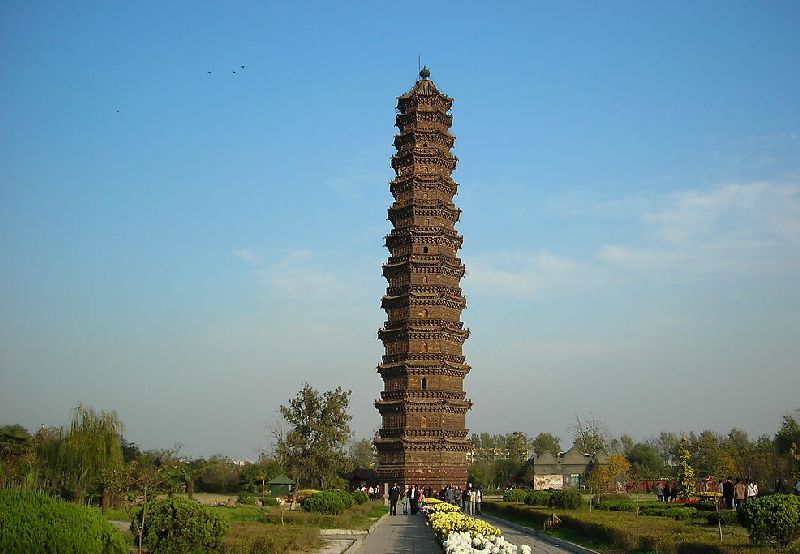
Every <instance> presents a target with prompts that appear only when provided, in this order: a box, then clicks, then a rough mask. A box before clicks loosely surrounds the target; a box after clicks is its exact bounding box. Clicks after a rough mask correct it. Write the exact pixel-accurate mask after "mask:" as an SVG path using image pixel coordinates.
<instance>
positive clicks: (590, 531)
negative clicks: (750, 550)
mask: <svg viewBox="0 0 800 554" xmlns="http://www.w3.org/2000/svg"><path fill="white" fill-rule="evenodd" d="M483 510H484V513H487V514H490V515H497V516H498V517H505V518H508V519H511V520H512V521H519V522H525V523H526V524H528V525H530V526H531V527H533V528H539V529H541V528H542V527H543V525H544V522H545V520H546V519H548V518H549V517H550V516H552V515H553V510H552V509H547V508H536V507H533V506H525V505H520V504H511V503H499V502H492V501H484V502H483ZM556 513H557V515H558V517H559V518H560V519H561V528H562V529H564V530H566V531H568V532H569V533H571V534H573V535H574V536H576V537H583V538H585V539H588V540H591V541H597V542H602V543H606V544H608V545H611V546H613V547H615V548H617V549H621V550H624V551H631V552H659V553H663V554H700V553H703V554H731V553H732V552H735V550H734V549H732V548H730V547H726V546H720V545H719V543H718V542H714V537H713V536H712V535H708V533H707V532H705V531H704V532H703V533H698V534H697V535H696V536H692V537H689V536H687V535H686V534H685V533H684V532H683V531H682V530H683V529H685V527H678V526H684V524H681V523H678V522H675V521H672V520H669V519H663V520H662V523H659V524H658V525H651V524H647V523H645V521H654V520H643V519H641V518H640V517H639V516H636V515H633V514H627V513H624V512H623V513H619V514H615V515H613V516H611V514H606V513H603V512H600V511H598V512H595V513H594V514H591V513H589V511H588V510H570V511H565V510H558V511H557V512H556ZM600 516H602V517H600ZM634 522H639V523H634Z"/></svg>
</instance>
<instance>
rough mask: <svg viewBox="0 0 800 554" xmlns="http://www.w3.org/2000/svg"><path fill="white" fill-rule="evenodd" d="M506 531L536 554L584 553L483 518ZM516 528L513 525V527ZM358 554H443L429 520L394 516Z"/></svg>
mask: <svg viewBox="0 0 800 554" xmlns="http://www.w3.org/2000/svg"><path fill="white" fill-rule="evenodd" d="M482 519H486V520H487V521H489V522H490V523H491V524H492V525H495V526H497V527H499V528H500V529H501V530H502V531H503V536H505V538H506V539H508V540H509V541H511V542H513V543H514V544H517V545H523V544H527V545H528V546H530V547H531V550H532V554H537V553H538V554H573V553H575V552H579V551H580V550H575V549H572V548H569V547H560V546H556V545H553V544H551V543H549V542H545V541H543V540H541V539H537V538H536V537H535V536H531V535H530V534H528V533H526V532H525V531H521V530H518V529H516V528H515V527H516V526H511V525H507V524H506V523H507V522H504V521H503V520H498V519H495V518H491V519H489V518H482ZM512 525H513V524H512ZM357 553H358V554H406V553H408V554H442V549H441V548H440V547H439V545H438V544H436V539H434V537H433V531H431V529H430V528H429V527H428V526H427V525H425V518H424V517H423V516H422V515H421V514H420V515H416V516H390V517H387V518H386V520H385V521H384V522H383V523H381V525H380V526H378V528H377V529H375V531H374V532H373V533H370V534H369V535H368V536H367V537H366V539H364V542H363V543H362V545H361V548H360V549H358V550H357Z"/></svg>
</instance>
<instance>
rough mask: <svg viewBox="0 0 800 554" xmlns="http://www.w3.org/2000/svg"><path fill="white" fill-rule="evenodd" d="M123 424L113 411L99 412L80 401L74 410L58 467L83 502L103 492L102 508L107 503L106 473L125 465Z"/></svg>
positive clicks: (59, 451)
mask: <svg viewBox="0 0 800 554" xmlns="http://www.w3.org/2000/svg"><path fill="white" fill-rule="evenodd" d="M122 430H123V425H122V422H121V421H120V420H119V416H117V413H116V412H114V411H111V412H104V411H101V412H99V413H98V412H96V411H94V409H92V408H91V407H89V406H84V405H82V404H79V405H78V406H77V407H76V408H74V409H73V410H72V421H71V422H70V425H69V431H67V433H66V435H65V436H64V440H63V441H62V442H61V444H60V446H59V449H58V469H59V471H60V473H61V476H62V479H63V484H64V487H65V488H67V489H69V490H71V491H72V492H73V494H74V496H75V500H76V501H78V502H81V501H82V500H83V498H84V497H85V496H86V495H87V494H94V493H100V494H102V495H103V508H104V509H105V508H106V507H107V505H108V497H107V495H106V491H105V487H104V483H103V475H104V473H105V472H106V471H107V470H109V469H113V468H118V467H121V466H122V465H123V456H122V439H121V435H122Z"/></svg>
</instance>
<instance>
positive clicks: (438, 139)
mask: <svg viewBox="0 0 800 554" xmlns="http://www.w3.org/2000/svg"><path fill="white" fill-rule="evenodd" d="M419 75H420V79H419V80H418V81H417V82H416V84H415V85H414V86H413V88H412V89H411V90H410V91H408V92H407V93H405V94H403V95H402V96H400V97H399V98H398V99H397V121H396V123H395V125H396V126H397V128H398V129H399V130H400V132H399V133H398V134H397V136H396V137H395V139H394V145H395V147H396V148H397V153H396V154H395V155H394V156H392V167H393V168H394V170H395V173H396V174H397V176H396V177H395V178H394V180H392V182H391V184H390V190H391V192H392V196H394V203H393V204H392V205H391V207H390V208H389V221H391V222H392V225H393V227H394V229H393V230H392V232H391V233H390V234H389V235H388V236H387V237H386V247H387V248H388V249H389V252H390V254H391V255H390V257H389V260H388V262H387V263H386V264H384V266H383V275H384V277H386V280H387V281H388V282H389V285H388V287H387V289H386V295H385V296H384V297H383V300H382V302H381V306H382V308H383V309H384V310H386V313H387V316H388V321H386V323H385V324H384V326H383V328H382V329H381V330H380V331H379V332H378V337H379V338H380V340H381V341H383V345H384V348H385V354H384V356H383V361H382V363H381V364H380V365H379V366H378V373H380V375H381V377H382V378H383V383H384V387H383V391H382V392H381V399H380V400H377V401H376V402H375V407H376V408H377V409H378V411H379V412H380V414H381V418H382V424H381V429H380V431H379V435H378V437H377V438H376V439H375V446H376V447H377V450H378V475H379V478H380V479H381V481H383V482H385V483H391V482H392V481H396V482H397V483H400V484H402V485H405V486H408V485H414V484H417V485H420V486H422V487H431V488H433V489H434V490H436V491H438V490H439V489H441V488H443V487H444V486H445V485H448V484H452V485H460V486H463V485H464V483H466V481H467V453H468V452H469V449H470V442H469V441H468V440H467V438H466V437H467V430H466V428H465V425H464V417H465V415H466V413H467V410H469V409H470V407H471V406H472V403H471V402H470V401H469V400H467V399H466V398H465V393H464V377H465V376H466V375H467V373H468V372H469V370H470V367H469V366H468V365H467V364H466V363H464V362H465V358H464V355H463V353H462V346H463V344H464V341H465V340H466V339H467V337H468V336H469V330H467V329H465V328H464V325H463V323H462V322H461V311H462V310H463V309H464V308H465V307H466V300H465V298H464V296H463V295H462V294H461V288H460V287H459V284H460V282H461V278H462V277H463V276H464V265H463V264H462V263H461V260H460V259H459V258H458V256H457V252H458V250H459V249H460V248H461V243H462V241H463V237H461V236H460V235H459V234H458V233H457V232H456V230H455V224H456V222H457V221H458V219H459V215H460V214H461V210H459V209H458V208H456V206H455V205H454V204H453V196H455V194H456V191H457V189H458V184H457V183H456V182H455V181H453V179H452V178H451V177H450V174H451V173H452V172H453V170H454V169H455V167H456V161H457V159H456V157H455V156H453V154H452V153H451V152H450V149H451V148H452V147H453V143H454V142H455V138H454V137H453V135H451V134H450V130H449V129H450V126H451V124H452V121H453V118H452V116H451V115H449V114H448V113H447V112H448V111H449V110H450V107H451V106H452V104H453V99H452V98H449V97H448V96H446V95H444V94H442V93H441V92H439V90H438V89H437V88H436V85H435V84H434V83H433V81H431V80H430V79H429V77H430V72H429V71H428V69H427V68H423V69H422V71H420V74H419Z"/></svg>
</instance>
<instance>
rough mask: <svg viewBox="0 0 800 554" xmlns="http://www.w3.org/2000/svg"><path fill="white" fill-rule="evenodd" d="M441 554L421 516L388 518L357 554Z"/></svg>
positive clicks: (369, 536) (367, 539) (431, 532)
mask: <svg viewBox="0 0 800 554" xmlns="http://www.w3.org/2000/svg"><path fill="white" fill-rule="evenodd" d="M401 553H402V554H404V553H409V554H442V549H441V548H440V547H439V545H438V544H436V539H434V538H433V531H431V529H430V527H428V526H427V525H425V517H424V516H423V515H422V514H418V515H415V516H403V515H399V516H389V517H387V518H386V520H385V521H384V522H383V523H381V524H380V525H379V526H378V528H377V529H375V531H374V532H372V533H370V534H369V535H368V536H367V538H366V539H364V542H363V543H362V544H361V548H360V549H359V550H358V554H401Z"/></svg>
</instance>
